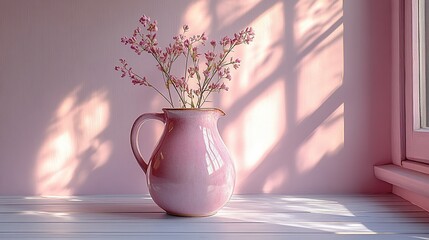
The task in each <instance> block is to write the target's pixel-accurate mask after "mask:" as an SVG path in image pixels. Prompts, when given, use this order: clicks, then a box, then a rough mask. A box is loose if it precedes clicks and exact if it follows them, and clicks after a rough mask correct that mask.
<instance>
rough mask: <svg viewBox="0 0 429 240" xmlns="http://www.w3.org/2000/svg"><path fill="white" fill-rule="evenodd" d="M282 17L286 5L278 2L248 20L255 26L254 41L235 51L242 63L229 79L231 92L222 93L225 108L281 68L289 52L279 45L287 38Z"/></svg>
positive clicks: (270, 77) (270, 79)
mask: <svg viewBox="0 0 429 240" xmlns="http://www.w3.org/2000/svg"><path fill="white" fill-rule="evenodd" d="M283 19H284V13H283V4H282V3H280V2H279V3H277V4H274V5H273V6H272V7H271V8H269V9H268V10H266V11H265V12H264V13H263V14H261V15H259V16H258V17H257V18H255V19H254V20H253V21H252V22H251V23H249V26H252V27H253V28H254V29H256V30H255V31H256V35H255V41H254V42H252V43H251V45H250V46H247V45H244V46H240V47H239V48H237V49H236V50H235V54H234V55H236V56H239V57H240V59H241V60H242V63H241V66H240V68H239V69H238V71H233V73H232V81H231V82H228V85H229V86H230V92H229V93H228V94H225V95H223V96H222V99H221V103H222V107H223V108H225V109H227V108H229V107H231V106H232V105H233V104H234V103H235V102H236V100H237V99H240V98H243V97H246V95H248V94H249V92H251V91H252V89H255V88H258V86H260V85H262V84H264V83H266V82H267V81H274V80H275V79H272V78H273V77H272V76H271V75H272V74H273V72H275V71H276V70H278V68H279V65H280V64H281V61H282V58H283V57H284V54H286V53H285V52H284V48H283V46H282V44H280V42H281V41H282V38H283V37H284V36H283V32H284V21H283ZM250 50H251V51H250Z"/></svg>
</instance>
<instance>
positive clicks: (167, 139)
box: [131, 108, 235, 216]
mask: <svg viewBox="0 0 429 240" xmlns="http://www.w3.org/2000/svg"><path fill="white" fill-rule="evenodd" d="M223 115H225V114H224V112H222V111H221V110H219V109H214V108H211V109H173V108H171V109H163V113H145V114H143V115H141V116H140V117H138V118H137V119H136V121H135V122H134V125H133V127H132V129H131V148H132V150H133V153H134V156H135V157H136V159H137V162H138V163H139V165H140V167H141V168H142V169H143V171H144V172H145V173H146V180H147V184H148V188H149V192H150V195H151V196H152V198H153V200H154V201H155V203H156V204H157V205H158V206H160V207H161V208H162V209H164V210H165V211H166V212H167V213H169V214H172V215H178V216H208V215H212V214H214V213H216V212H217V211H218V210H219V209H220V208H222V207H223V206H224V205H225V204H226V202H227V201H228V200H229V199H230V197H231V195H232V193H233V190H234V184H235V170H234V165H233V162H232V161H231V157H230V155H229V153H228V150H227V148H226V146H225V144H224V143H223V141H222V138H221V137H220V135H219V131H218V128H217V121H218V119H219V117H220V116H223ZM149 119H155V120H159V121H161V122H163V123H164V124H165V126H164V132H163V133H162V136H161V138H160V140H159V142H158V144H157V146H156V148H155V150H154V151H153V153H152V156H151V158H150V159H149V161H145V160H144V159H143V157H142V155H141V153H140V150H139V145H138V135H139V130H140V127H141V126H142V124H143V123H145V122H146V121H147V120H149Z"/></svg>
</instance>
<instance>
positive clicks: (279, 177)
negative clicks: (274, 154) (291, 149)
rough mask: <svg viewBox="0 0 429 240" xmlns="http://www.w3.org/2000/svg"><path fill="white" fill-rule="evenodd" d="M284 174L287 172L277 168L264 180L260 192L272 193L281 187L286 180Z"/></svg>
mask: <svg viewBox="0 0 429 240" xmlns="http://www.w3.org/2000/svg"><path fill="white" fill-rule="evenodd" d="M286 174H287V172H286V171H285V170H284V169H282V168H279V169H277V170H276V171H274V172H273V173H270V175H269V176H268V178H267V179H266V180H265V183H264V186H263V188H262V192H263V193H272V192H273V191H274V190H276V188H278V187H281V186H282V185H283V183H284V182H285V181H286V180H287V176H286Z"/></svg>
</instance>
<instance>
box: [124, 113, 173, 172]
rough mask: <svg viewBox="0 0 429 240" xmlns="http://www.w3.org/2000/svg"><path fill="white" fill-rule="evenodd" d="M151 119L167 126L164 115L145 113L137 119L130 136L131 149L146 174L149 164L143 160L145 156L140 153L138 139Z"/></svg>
mask: <svg viewBox="0 0 429 240" xmlns="http://www.w3.org/2000/svg"><path fill="white" fill-rule="evenodd" d="M150 119H154V120H158V121H161V122H163V123H164V124H165V115H164V113H144V114H142V115H140V116H139V117H138V118H137V119H136V121H135V122H134V124H133V127H132V128H131V134H130V142H131V149H132V150H133V154H134V157H135V158H136V160H137V162H138V164H139V165H140V167H141V168H142V169H143V172H144V173H146V171H147V167H148V163H147V162H146V161H145V160H144V159H143V156H142V154H141V152H140V148H139V139H138V137H139V132H140V128H141V126H142V125H143V123H145V122H146V121H147V120H150Z"/></svg>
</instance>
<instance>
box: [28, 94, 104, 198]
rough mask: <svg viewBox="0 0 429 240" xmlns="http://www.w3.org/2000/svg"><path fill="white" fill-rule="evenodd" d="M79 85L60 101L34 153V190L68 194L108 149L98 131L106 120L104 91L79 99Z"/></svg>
mask: <svg viewBox="0 0 429 240" xmlns="http://www.w3.org/2000/svg"><path fill="white" fill-rule="evenodd" d="M80 91H81V89H80V88H76V89H75V90H73V91H72V92H71V93H70V94H69V95H68V96H67V97H65V98H64V100H63V101H62V102H61V103H60V105H59V107H58V109H57V111H56V114H55V117H54V118H53V120H52V123H51V125H50V127H49V128H48V130H47V134H46V138H45V140H44V141H43V144H42V146H41V149H40V151H39V154H38V157H37V165H36V172H35V182H36V183H37V184H36V192H37V194H41V195H71V194H73V187H74V186H78V185H80V184H82V183H83V182H84V181H85V180H86V179H87V177H88V175H89V173H90V171H92V170H94V169H96V168H99V167H101V166H103V165H104V164H105V163H106V162H107V160H108V158H109V156H110V154H111V150H112V146H111V142H110V141H106V140H103V139H102V138H101V137H100V135H101V134H102V132H103V131H104V130H105V129H106V127H107V125H108V122H109V115H110V107H109V103H108V101H107V98H106V92H105V91H97V92H94V93H93V94H91V95H90V96H89V97H87V98H86V99H80Z"/></svg>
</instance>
